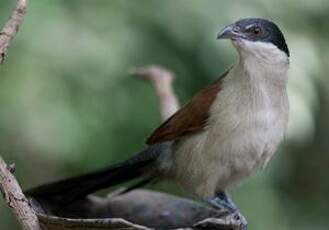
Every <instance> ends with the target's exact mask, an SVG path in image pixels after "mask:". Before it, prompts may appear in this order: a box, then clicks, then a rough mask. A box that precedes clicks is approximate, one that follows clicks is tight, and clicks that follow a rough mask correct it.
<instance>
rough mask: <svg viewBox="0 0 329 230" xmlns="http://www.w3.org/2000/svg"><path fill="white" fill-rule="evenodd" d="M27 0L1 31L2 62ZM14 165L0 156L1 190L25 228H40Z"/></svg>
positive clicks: (22, 2)
mask: <svg viewBox="0 0 329 230" xmlns="http://www.w3.org/2000/svg"><path fill="white" fill-rule="evenodd" d="M26 7H27V0H18V2H17V4H16V7H15V9H14V10H13V12H12V14H11V16H10V18H9V19H8V21H7V22H6V24H5V26H4V27H3V29H2V31H1V32H0V63H1V64H2V63H3V61H4V59H5V56H6V53H7V49H8V47H9V45H10V42H11V41H12V40H13V38H14V37H15V35H16V33H17V31H18V29H19V27H20V26H21V24H22V22H23V17H24V15H25V12H26ZM11 171H13V167H11V166H7V164H6V163H5V162H4V161H3V159H2V158H1V157H0V190H1V192H2V193H3V195H4V198H5V200H6V201H7V204H8V206H9V208H10V209H11V211H12V213H13V214H14V216H15V217H16V219H17V220H18V221H19V222H20V224H21V226H22V229H24V230H39V229H40V226H39V222H38V218H37V216H36V215H35V212H34V210H33V209H32V208H31V206H30V204H29V201H28V200H27V199H26V197H25V196H24V194H23V192H22V189H21V188H20V186H19V184H18V182H17V181H16V179H15V177H14V176H13V174H12V173H11Z"/></svg>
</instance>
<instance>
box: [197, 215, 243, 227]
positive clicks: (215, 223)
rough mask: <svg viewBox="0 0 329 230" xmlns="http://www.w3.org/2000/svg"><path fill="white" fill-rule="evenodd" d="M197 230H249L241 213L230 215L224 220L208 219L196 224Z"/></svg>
mask: <svg viewBox="0 0 329 230" xmlns="http://www.w3.org/2000/svg"><path fill="white" fill-rule="evenodd" d="M193 227H194V228H197V229H214V230H215V229H218V230H224V229H227V230H247V229H248V227H247V221H246V219H245V218H244V216H243V215H241V213H240V212H237V213H233V214H229V215H227V216H225V217H223V218H215V217H213V218H207V219H205V220H202V221H200V222H198V223H196V224H195V225H194V226H193Z"/></svg>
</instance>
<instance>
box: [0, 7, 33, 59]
mask: <svg viewBox="0 0 329 230" xmlns="http://www.w3.org/2000/svg"><path fill="white" fill-rule="evenodd" d="M26 7H27V0H18V2H17V5H16V7H15V9H14V11H13V12H12V14H11V16H10V18H9V20H8V21H7V23H6V24H5V26H4V27H3V29H2V31H1V32H0V63H1V64H2V63H3V61H4V59H5V56H6V54H7V49H8V47H9V44H10V42H11V41H12V40H13V38H14V37H15V35H16V33H17V31H18V29H19V27H20V26H21V24H22V22H23V17H24V15H25V13H26Z"/></svg>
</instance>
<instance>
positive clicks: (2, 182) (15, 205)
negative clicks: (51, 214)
mask: <svg viewBox="0 0 329 230" xmlns="http://www.w3.org/2000/svg"><path fill="white" fill-rule="evenodd" d="M11 171H13V167H10V166H7V164H6V163H5V162H4V161H3V159H2V158H1V157H0V189H1V191H2V193H3V195H4V198H5V200H6V202H7V204H8V206H9V207H10V209H11V211H12V212H13V214H14V215H15V217H16V218H17V219H18V220H19V222H20V223H21V225H22V228H23V229H24V230H38V229H40V226H39V222H38V218H37V216H36V215H35V212H34V211H33V209H32V208H31V206H30V204H29V201H28V200H27V199H26V197H25V196H24V194H23V192H22V189H21V188H20V186H19V184H18V183H17V181H16V179H15V177H14V176H13V174H12V173H11Z"/></svg>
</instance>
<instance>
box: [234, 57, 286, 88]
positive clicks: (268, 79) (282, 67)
mask: <svg viewBox="0 0 329 230" xmlns="http://www.w3.org/2000/svg"><path fill="white" fill-rule="evenodd" d="M288 67H289V59H288V57H286V56H285V55H284V54H283V53H270V54H264V53H262V54H260V53H256V54H251V53H246V52H239V61H238V62H237V64H236V65H235V66H234V67H233V71H234V72H235V74H233V76H235V77H237V78H243V79H236V80H239V81H241V80H242V81H248V82H250V83H252V82H254V83H255V84H257V83H266V84H268V85H273V86H278V87H284V88H285V87H286V84H287V80H288V78H287V73H288Z"/></svg>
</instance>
